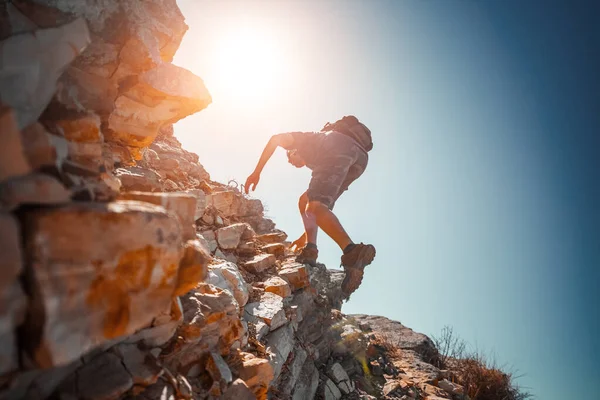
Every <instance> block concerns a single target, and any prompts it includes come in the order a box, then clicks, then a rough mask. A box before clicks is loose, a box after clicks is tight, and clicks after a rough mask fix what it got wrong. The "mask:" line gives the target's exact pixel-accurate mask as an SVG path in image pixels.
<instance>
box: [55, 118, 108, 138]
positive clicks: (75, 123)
mask: <svg viewBox="0 0 600 400" xmlns="http://www.w3.org/2000/svg"><path fill="white" fill-rule="evenodd" d="M53 125H54V126H55V129H56V131H57V132H58V133H60V134H61V135H62V136H64V138H65V139H67V140H68V141H70V142H78V143H98V142H101V141H102V132H100V118H99V117H98V116H97V115H95V114H87V115H83V116H78V117H75V118H66V119H61V120H58V121H53Z"/></svg>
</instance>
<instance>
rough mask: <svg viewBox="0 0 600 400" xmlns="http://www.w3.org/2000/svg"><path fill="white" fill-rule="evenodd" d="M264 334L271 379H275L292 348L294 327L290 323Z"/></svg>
mask: <svg viewBox="0 0 600 400" xmlns="http://www.w3.org/2000/svg"><path fill="white" fill-rule="evenodd" d="M273 329H274V328H273V326H271V332H269V334H268V335H267V336H266V342H267V351H268V352H269V353H270V354H269V362H270V363H271V365H272V366H273V379H277V378H278V377H279V374H280V373H281V370H282V368H283V365H284V364H285V363H286V361H287V359H288V356H289V355H290V352H291V351H292V349H293V348H294V328H293V327H292V325H291V324H287V325H284V326H282V327H281V328H279V329H275V330H273Z"/></svg>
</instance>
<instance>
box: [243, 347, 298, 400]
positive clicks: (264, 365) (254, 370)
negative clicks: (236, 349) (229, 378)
mask: <svg viewBox="0 0 600 400" xmlns="http://www.w3.org/2000/svg"><path fill="white" fill-rule="evenodd" d="M237 373H238V375H239V377H240V379H243V380H244V381H245V382H246V385H248V387H249V388H250V390H252V392H253V393H254V395H255V396H256V398H257V399H260V400H264V399H266V398H267V390H268V387H269V384H270V383H271V381H272V380H273V367H271V364H269V361H267V360H265V359H264V358H257V357H255V356H254V355H252V354H250V353H242V364H241V365H240V366H239V368H238V370H237ZM307 398H308V397H307Z"/></svg>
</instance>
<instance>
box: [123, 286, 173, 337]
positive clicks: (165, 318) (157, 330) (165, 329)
mask: <svg viewBox="0 0 600 400" xmlns="http://www.w3.org/2000/svg"><path fill="white" fill-rule="evenodd" d="M182 322H183V308H182V305H181V300H179V298H178V297H175V298H173V299H171V304H170V306H169V309H168V310H165V311H163V312H161V313H160V314H158V315H157V316H156V317H155V318H154V320H153V321H152V325H151V326H149V327H147V328H143V329H141V330H139V331H138V332H136V333H135V334H133V335H130V336H129V337H128V338H127V340H126V343H141V344H142V345H143V346H145V347H146V348H153V347H158V346H162V345H164V344H165V343H166V342H167V341H168V340H169V339H171V337H173V335H174V334H175V331H176V330H177V327H178V326H179V325H180V324H181V323H182Z"/></svg>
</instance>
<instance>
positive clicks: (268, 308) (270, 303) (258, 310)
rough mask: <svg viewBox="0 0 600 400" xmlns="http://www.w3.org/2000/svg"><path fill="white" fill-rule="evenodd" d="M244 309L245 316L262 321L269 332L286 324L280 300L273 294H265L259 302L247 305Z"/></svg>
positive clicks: (286, 320)
mask: <svg viewBox="0 0 600 400" xmlns="http://www.w3.org/2000/svg"><path fill="white" fill-rule="evenodd" d="M244 309H245V312H246V314H247V315H250V316H252V317H255V318H259V319H261V320H263V321H264V322H265V323H266V324H267V325H269V327H270V328H271V331H273V330H275V329H277V328H279V327H280V326H283V325H285V324H286V323H287V322H288V319H287V317H286V315H285V310H284V309H283V300H282V298H281V297H280V296H277V295H275V294H273V293H265V294H264V295H263V296H262V297H261V299H260V301H258V302H254V303H248V304H246V307H245V308H244ZM250 320H252V319H250Z"/></svg>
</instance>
